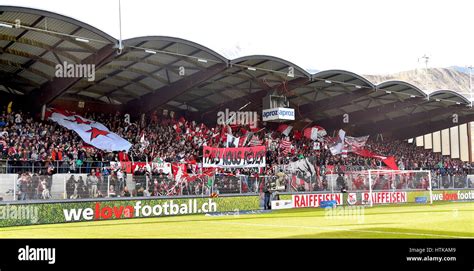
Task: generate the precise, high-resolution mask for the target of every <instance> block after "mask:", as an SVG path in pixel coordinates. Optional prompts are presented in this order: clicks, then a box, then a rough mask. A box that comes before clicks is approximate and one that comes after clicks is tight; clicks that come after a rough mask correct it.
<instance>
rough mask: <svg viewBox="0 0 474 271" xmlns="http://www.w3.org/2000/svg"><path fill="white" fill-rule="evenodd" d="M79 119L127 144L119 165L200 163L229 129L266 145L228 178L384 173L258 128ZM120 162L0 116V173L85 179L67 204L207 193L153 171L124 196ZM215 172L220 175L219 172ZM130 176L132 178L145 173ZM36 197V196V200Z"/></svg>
mask: <svg viewBox="0 0 474 271" xmlns="http://www.w3.org/2000/svg"><path fill="white" fill-rule="evenodd" d="M83 117H85V118H87V119H92V120H94V121H98V122H100V123H102V124H104V125H105V126H106V127H108V128H109V129H110V130H111V131H113V132H115V133H116V134H118V135H119V136H121V137H123V138H124V139H126V140H128V141H129V142H131V143H132V148H131V150H130V151H129V153H128V155H123V154H122V158H123V157H125V159H126V160H128V161H149V162H181V163H187V162H191V163H196V162H197V163H199V162H200V160H201V157H202V147H203V146H213V147H224V146H225V143H226V141H225V139H224V137H223V135H225V134H226V133H227V132H228V131H229V130H231V132H232V133H233V135H234V136H236V137H245V136H246V135H248V134H249V133H251V131H253V132H255V133H253V132H252V133H251V134H252V139H256V140H257V141H260V142H261V144H263V145H265V146H267V153H266V161H267V166H266V168H264V169H263V170H258V169H237V170H234V171H233V172H232V173H234V174H244V175H248V176H251V175H252V174H256V173H259V174H261V175H275V174H276V173H277V172H275V167H274V166H275V165H284V164H288V163H290V162H292V161H297V160H298V159H301V158H306V157H311V161H312V163H313V164H314V166H315V168H316V170H317V173H318V175H323V174H324V173H325V171H327V168H330V167H332V168H338V169H339V170H340V169H341V168H343V170H350V169H377V168H381V167H382V166H383V163H382V162H381V161H380V160H379V159H375V158H364V157H361V156H358V155H356V154H353V153H349V154H348V155H347V156H341V155H336V156H333V155H331V153H330V152H329V150H328V149H327V148H326V147H324V146H320V147H319V148H318V149H315V148H314V145H313V141H311V140H309V139H307V138H305V137H301V138H297V139H296V138H295V137H293V136H292V135H290V137H289V138H287V137H286V136H284V135H282V134H281V133H279V132H276V131H273V130H270V129H265V128H264V129H257V130H252V129H251V128H250V127H248V126H237V127H232V128H230V127H225V126H216V127H206V126H205V125H204V124H201V123H196V122H194V121H186V120H185V119H184V118H178V117H175V118H172V117H170V116H158V114H157V113H156V112H154V113H152V114H150V115H149V116H147V118H145V119H144V120H143V119H137V120H132V121H130V120H128V119H127V118H124V116H123V115H121V114H119V113H116V114H110V115H109V114H103V113H100V114H98V113H91V114H84V115H83ZM249 140H250V137H249ZM282 140H290V141H291V148H290V149H289V150H283V149H282V148H281V147H280V143H281V142H282ZM366 148H367V149H369V150H371V151H373V152H375V153H378V154H381V155H385V156H395V157H396V159H397V161H396V163H397V165H398V167H399V168H400V169H406V170H408V169H425V170H426V169H428V170H432V171H433V172H434V173H436V174H437V175H440V176H446V175H466V174H467V173H468V172H470V170H471V166H472V165H471V164H470V163H466V162H462V161H461V160H459V159H451V158H449V157H447V156H442V155H441V154H440V153H435V152H432V151H431V150H425V149H424V148H420V147H416V146H415V145H414V144H409V143H407V142H406V141H387V140H385V141H382V140H374V139H369V140H368V142H367V143H366ZM119 158H120V154H119V153H116V152H109V153H107V152H104V151H101V150H99V149H96V148H94V147H92V146H89V145H87V144H84V143H83V141H82V140H81V138H80V137H79V136H78V135H77V134H76V133H75V132H74V131H70V130H68V129H66V128H64V127H62V126H60V125H58V124H56V123H55V122H52V121H47V120H45V121H41V120H39V119H38V118H37V117H34V116H33V115H32V114H31V113H29V112H21V111H16V112H11V113H6V111H2V112H1V114H0V161H3V164H2V166H3V167H5V168H6V169H7V170H6V171H7V172H8V173H19V174H22V173H25V174H27V173H26V171H28V172H30V173H28V174H27V175H30V177H31V178H33V176H35V175H38V174H39V175H41V174H42V172H46V171H47V170H48V168H50V167H53V168H54V169H55V172H57V173H85V174H88V175H89V176H92V177H90V178H89V177H88V179H87V180H71V181H70V182H68V186H67V188H68V198H70V197H77V198H80V197H85V195H88V196H94V197H100V196H103V195H104V194H109V195H110V194H112V195H117V196H119V195H122V194H123V193H124V192H125V193H126V194H127V193H131V194H135V195H141V194H144V195H147V194H149V195H168V194H173V193H174V192H173V191H174V190H181V191H186V192H185V193H188V194H197V193H208V192H209V191H207V189H209V187H208V186H207V185H205V184H203V183H204V181H203V182H201V183H199V182H196V184H192V185H191V186H189V187H184V188H183V187H178V186H177V185H176V183H175V182H174V180H172V176H164V175H163V174H158V173H156V172H155V173H150V176H148V177H147V181H145V182H144V183H141V186H142V187H141V188H140V187H133V188H129V187H128V188H127V189H126V188H125V187H126V185H125V181H124V177H123V173H122V172H117V171H113V170H110V167H109V163H110V162H111V161H119ZM104 171H105V172H104ZM189 171H190V172H191V173H192V171H193V170H191V168H189ZM221 173H224V171H223V170H221ZM135 174H136V175H137V176H139V175H140V174H142V175H144V174H145V172H141V173H140V172H135ZM94 175H100V176H96V177H97V180H96V178H94V177H93V176H94ZM117 175H119V176H117ZM108 176H110V178H111V184H109V185H108V186H105V185H104V181H103V180H102V179H103V177H108ZM25 178H27V177H25ZM38 183H41V182H34V183H33V184H32V186H33V187H35V189H36V190H38V191H39V190H41V189H39V188H41V185H39V184H38ZM138 183H140V182H138ZM38 187H39V188H38ZM45 187H47V186H45ZM129 189H130V190H129ZM173 189H174V190H173ZM183 189H184V190H183ZM30 190H31V189H30ZM42 190H44V189H42ZM42 190H41V196H47V195H46V194H45V195H42ZM30 194H31V193H30ZM36 194H37V196H36V197H38V196H39V194H38V193H36Z"/></svg>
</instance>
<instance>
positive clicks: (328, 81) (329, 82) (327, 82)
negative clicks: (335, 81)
mask: <svg viewBox="0 0 474 271" xmlns="http://www.w3.org/2000/svg"><path fill="white" fill-rule="evenodd" d="M324 83H326V84H332V81H330V80H324Z"/></svg>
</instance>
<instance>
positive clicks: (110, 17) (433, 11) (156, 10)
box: [0, 0, 474, 74]
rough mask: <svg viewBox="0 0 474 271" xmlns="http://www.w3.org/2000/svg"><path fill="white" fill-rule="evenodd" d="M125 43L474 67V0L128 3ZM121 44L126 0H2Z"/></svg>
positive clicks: (393, 66)
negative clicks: (166, 40)
mask: <svg viewBox="0 0 474 271" xmlns="http://www.w3.org/2000/svg"><path fill="white" fill-rule="evenodd" d="M121 4H122V38H123V39H127V38H133V37H139V36H152V35H156V36H172V37H178V38H183V39H187V40H190V41H193V42H197V43H199V44H201V45H204V46H206V47H209V48H210V49H213V50H214V51H216V52H218V53H220V54H222V55H224V56H225V57H227V58H229V59H234V58H237V57H241V56H245V55H256V54H262V55H271V56H276V57H280V58H283V59H286V60H288V61H290V62H293V63H294V64H296V65H298V66H300V67H302V68H303V69H306V70H309V71H312V70H327V69H343V70H349V71H352V72H355V73H359V74H386V73H394V72H400V71H405V70H411V69H416V68H422V67H424V65H425V63H424V62H423V61H419V59H420V58H421V57H422V56H424V55H427V56H429V57H430V60H429V62H428V66H429V67H449V66H453V65H458V66H468V65H474V31H473V30H474V20H473V18H474V17H473V16H472V12H473V11H474V1H473V0H449V1H424V0H379V1H377V0H357V1H350V0H331V1H328V0H325V1H320V0H307V1H303V0H235V1H226V0H220V1H216V0H214V1H212V0H198V1H196V0H194V1H193V0H189V1H188V0H168V1H162V0H157V1H151V0H121ZM0 5H12V6H23V7H31V8H37V9H43V10H47V11H51V12H55V13H59V14H62V15H65V16H69V17H72V18H75V19H77V20H80V21H83V22H86V23H88V24H90V25H92V26H94V27H96V28H99V29H101V30H102V31H104V32H106V33H108V34H110V35H112V36H113V37H115V38H119V33H120V32H119V20H118V18H119V16H118V10H119V9H118V0H80V1H67V0H40V1H33V0H0Z"/></svg>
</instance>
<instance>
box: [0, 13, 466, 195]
mask: <svg viewBox="0 0 474 271" xmlns="http://www.w3.org/2000/svg"><path fill="white" fill-rule="evenodd" d="M307 53H308V54H310V53H311V52H307ZM67 63H71V64H72V65H75V67H84V68H85V69H84V70H83V72H84V73H83V74H82V75H83V76H76V75H74V76H67V72H66V70H67V68H68V64H67ZM81 65H82V66H81ZM58 67H59V68H58ZM86 67H92V68H93V70H92V73H90V74H87V69H86ZM58 69H64V71H65V73H64V74H63V76H58ZM74 71H77V70H72V72H74ZM85 75H89V76H85ZM0 91H1V92H0V93H1V94H0V97H1V99H0V106H1V110H0V172H1V173H5V174H12V175H16V176H17V177H16V182H17V184H18V185H17V187H14V188H11V187H9V186H8V185H6V184H1V183H0V189H1V190H0V197H2V198H3V199H4V200H9V199H12V198H16V195H18V192H20V193H19V195H20V196H18V199H21V200H31V199H49V198H67V199H71V198H90V197H93V198H95V197H114V196H125V197H127V196H169V195H201V194H205V195H210V194H211V193H216V194H218V193H247V192H255V193H257V192H261V191H262V189H263V186H261V185H260V183H259V181H258V180H259V179H261V178H264V179H265V178H267V179H269V180H270V179H271V180H274V179H278V178H279V177H278V174H279V173H280V172H286V174H287V175H288V176H289V175H292V172H290V171H288V170H287V168H288V167H289V165H294V164H295V163H298V162H299V161H305V162H307V163H308V164H310V166H309V168H310V170H309V171H311V172H310V174H309V175H310V177H308V176H306V175H304V174H303V175H297V174H295V175H296V176H293V177H288V179H287V180H286V181H285V182H284V186H285V188H284V190H285V191H327V190H331V189H333V190H335V189H341V186H342V188H344V186H345V185H344V182H343V184H342V185H339V184H340V183H339V182H338V181H336V182H335V184H334V185H336V186H337V187H332V188H331V187H329V186H331V183H332V181H331V180H332V179H331V178H334V180H336V179H339V177H340V176H344V173H345V172H348V171H356V170H368V169H386V168H392V169H394V168H396V169H402V170H429V171H431V172H432V173H431V174H432V177H433V179H434V180H435V181H434V184H433V188H434V189H436V188H469V187H471V188H472V187H473V185H474V184H473V183H472V181H471V179H469V178H468V176H469V175H470V174H473V164H472V162H473V160H474V157H473V151H472V143H471V142H472V137H471V124H470V122H471V121H474V110H473V109H472V104H471V101H470V100H469V99H467V98H466V97H464V96H463V95H461V94H458V93H457V92H455V91H451V90H438V91H434V92H431V93H426V92H424V91H423V90H421V89H419V88H418V87H416V86H414V85H412V84H409V83H407V82H403V81H388V82H383V83H381V84H377V85H375V84H373V83H372V82H370V81H369V80H367V79H365V78H364V77H363V76H360V75H358V74H355V73H353V72H350V71H345V70H326V71H320V72H317V73H314V74H310V73H308V72H307V71H306V70H304V69H303V68H301V67H299V66H298V65H296V64H294V63H291V62H290V61H287V60H284V59H280V58H278V57H273V56H265V55H252V56H244V57H240V58H237V59H226V58H225V57H223V56H221V55H220V54H218V53H216V52H215V51H213V50H212V49H209V48H207V47H205V46H203V45H200V44H197V43H194V42H192V41H188V40H184V39H180V38H174V37H163V36H147V37H136V38H131V39H127V40H123V41H119V40H117V39H115V38H113V37H111V36H110V35H108V34H106V33H104V32H102V31H101V30H99V29H96V28H94V27H92V26H90V25H88V24H87V23H85V22H80V21H77V20H75V19H72V18H69V17H66V16H63V15H60V14H55V13H51V12H48V11H43V10H37V9H31V8H22V7H13V6H0ZM272 97H273V98H272ZM268 99H270V100H268ZM272 99H273V100H272ZM268 101H270V102H268ZM272 103H276V104H279V105H281V104H284V105H285V106H283V107H285V108H291V109H293V110H294V118H293V119H292V120H289V121H285V122H283V121H264V119H263V117H262V111H265V110H269V109H272V108H273V106H272V105H271V104H272ZM278 107H281V106H278ZM226 111H227V112H231V111H233V112H244V111H245V112H257V113H258V120H256V121H254V122H251V123H250V122H248V123H245V124H242V123H237V124H235V123H232V124H231V123H230V122H231V121H230V118H225V123H219V122H218V115H219V114H220V113H222V112H226ZM53 115H56V116H58V115H60V116H63V117H74V118H76V119H75V120H74V121H75V122H76V123H77V124H78V125H79V124H80V123H83V124H86V125H88V124H90V123H91V122H92V121H93V122H97V123H100V124H101V125H103V126H105V127H106V128H107V129H109V131H105V132H104V133H107V134H109V133H110V134H113V135H114V136H117V137H118V138H120V140H124V141H126V142H129V144H130V146H128V147H125V148H123V149H120V148H105V147H104V148H98V147H96V146H92V145H91V144H89V143H90V142H84V140H83V138H82V137H81V136H80V134H79V133H77V132H75V131H73V130H74V129H71V128H68V127H66V126H65V125H64V124H61V123H60V122H59V121H56V120H53V119H52V118H53ZM68 121H72V120H68ZM93 129H96V128H91V129H90V130H88V132H90V134H91V137H90V140H91V141H92V140H93V139H95V138H96V137H101V134H100V132H101V131H104V130H98V129H97V130H93ZM308 129H309V130H308ZM97 131H99V132H97ZM341 131H344V133H345V135H346V136H351V137H353V138H356V139H358V140H363V143H362V145H363V146H364V149H363V151H347V150H346V152H344V150H340V152H341V151H342V152H343V153H340V152H339V153H338V155H334V154H333V150H332V147H334V146H336V145H337V141H338V139H340V138H341ZM94 133H98V134H94ZM107 134H103V135H107ZM315 134H316V135H315ZM313 135H315V136H313ZM367 136H368V138H367ZM104 137H105V136H104ZM229 138H232V139H233V138H237V139H238V140H237V142H236V143H235V145H236V146H235V147H255V146H265V158H266V159H265V160H266V161H265V165H264V166H263V167H260V166H257V167H230V168H223V167H220V168H217V169H213V171H212V172H210V171H208V170H207V168H205V167H202V165H203V164H204V161H203V160H204V154H203V148H204V147H210V148H226V147H229ZM361 138H363V139H361ZM343 141H344V140H343ZM237 145H238V146H237ZM163 164H167V165H169V166H168V167H164V166H162V165H163ZM176 171H177V172H178V173H176ZM312 171H314V172H312ZM54 174H70V177H68V178H65V179H64V180H63V181H61V182H60V184H59V186H57V185H56V186H55V184H54V183H53V180H54V179H53V178H52V175H54ZM329 175H331V176H332V177H331V178H329ZM183 176H186V177H185V178H187V182H184V183H181V182H180V179H181V178H184V177H183ZM243 180H244V181H243ZM265 180H266V179H265ZM300 180H301V181H300ZM0 181H1V179H0ZM346 181H347V180H346ZM244 183H245V185H244ZM10 188H11V189H10ZM348 188H349V189H352V190H355V189H357V188H358V184H357V181H352V182H351V183H350V184H349V185H348ZM385 188H389V186H387V187H385ZM407 188H412V189H426V188H427V187H426V183H423V182H422V181H419V182H417V181H414V182H412V183H410V184H407ZM12 189H13V190H14V191H15V192H12ZM5 191H7V192H9V193H6V192H5ZM45 191H47V192H45ZM48 193H49V194H48ZM12 194H16V195H15V196H13V195H12Z"/></svg>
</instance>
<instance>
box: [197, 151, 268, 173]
mask: <svg viewBox="0 0 474 271" xmlns="http://www.w3.org/2000/svg"><path fill="white" fill-rule="evenodd" d="M265 152H266V150H265V146H256V147H242V148H212V147H204V151H203V167H221V168H250V167H265V161H266V160H265Z"/></svg>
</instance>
